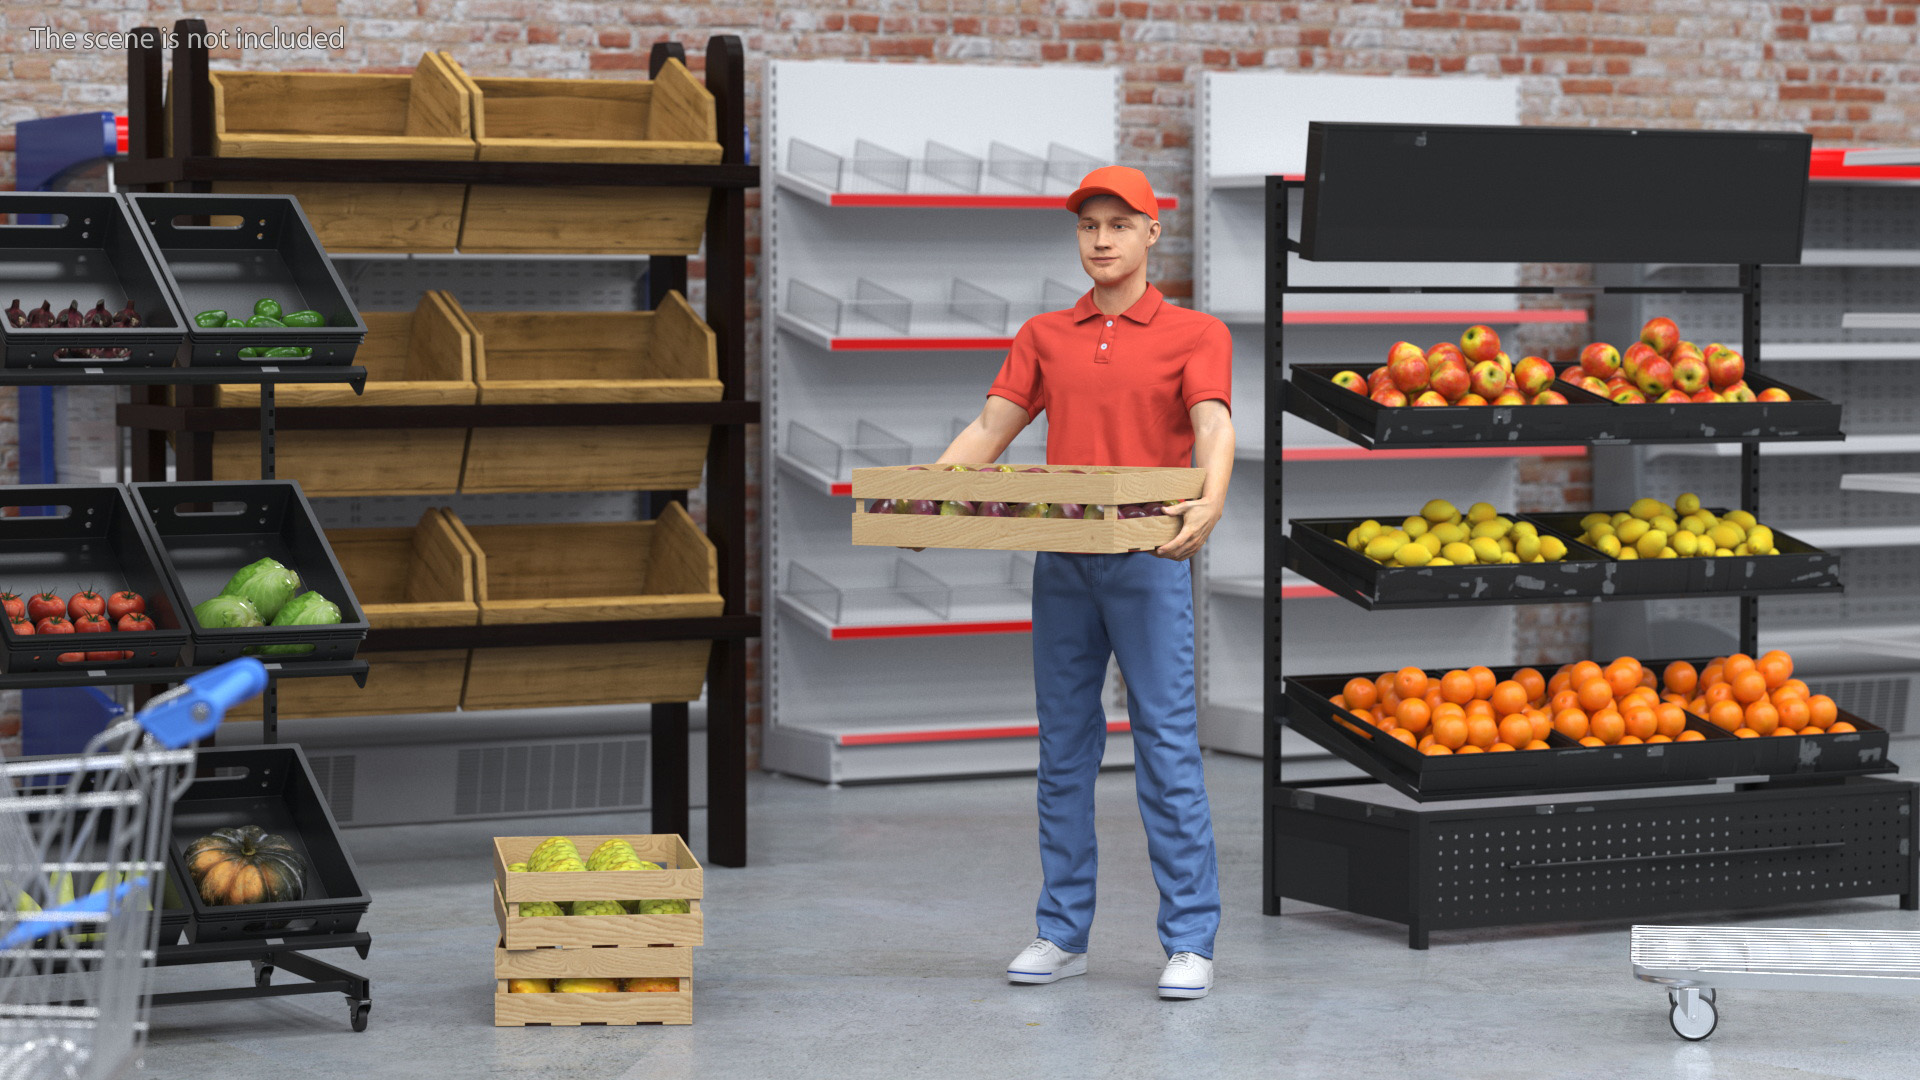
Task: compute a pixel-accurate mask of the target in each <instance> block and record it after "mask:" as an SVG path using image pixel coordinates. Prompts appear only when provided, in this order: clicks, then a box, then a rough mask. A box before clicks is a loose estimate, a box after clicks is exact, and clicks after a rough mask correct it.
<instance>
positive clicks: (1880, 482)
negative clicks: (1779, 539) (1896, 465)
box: [1795, 473, 1920, 535]
mask: <svg viewBox="0 0 1920 1080" xmlns="http://www.w3.org/2000/svg"><path fill="white" fill-rule="evenodd" d="M1840 490H1841V491H1878V492H1883V493H1885V494H1888V495H1920V473H1846V474H1844V475H1842V476H1841V477H1840ZM1795 535H1799V534H1797V533H1796V534H1795Z"/></svg>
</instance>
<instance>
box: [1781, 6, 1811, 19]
mask: <svg viewBox="0 0 1920 1080" xmlns="http://www.w3.org/2000/svg"><path fill="white" fill-rule="evenodd" d="M1780 17H1781V18H1782V19H1784V20H1786V21H1787V22H1806V21H1807V9H1806V8H1802V7H1783V8H1781V9H1780Z"/></svg>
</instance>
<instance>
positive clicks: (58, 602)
mask: <svg viewBox="0 0 1920 1080" xmlns="http://www.w3.org/2000/svg"><path fill="white" fill-rule="evenodd" d="M50 615H58V616H60V617H61V618H63V619H64V618H66V617H67V602H66V601H65V600H62V599H60V598H59V597H58V596H55V595H54V594H53V593H50V592H43V593H34V594H33V596H32V597H31V598H29V599H28V600H27V618H29V619H32V620H33V621H34V622H35V623H38V622H39V621H40V620H42V619H44V618H47V617H48V616H50Z"/></svg>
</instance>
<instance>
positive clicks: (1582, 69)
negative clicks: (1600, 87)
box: [1566, 60, 1593, 75]
mask: <svg viewBox="0 0 1920 1080" xmlns="http://www.w3.org/2000/svg"><path fill="white" fill-rule="evenodd" d="M1566 67H1567V70H1566V74H1568V75H1591V74H1593V61H1591V60H1569V61H1567V62H1566Z"/></svg>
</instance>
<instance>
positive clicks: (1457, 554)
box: [1440, 540, 1477, 566]
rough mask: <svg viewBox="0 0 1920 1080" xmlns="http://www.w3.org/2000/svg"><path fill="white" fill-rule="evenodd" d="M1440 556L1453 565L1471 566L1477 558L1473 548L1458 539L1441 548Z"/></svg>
mask: <svg viewBox="0 0 1920 1080" xmlns="http://www.w3.org/2000/svg"><path fill="white" fill-rule="evenodd" d="M1440 556H1441V557H1442V558H1444V559H1446V560H1447V563H1448V564H1449V565H1454V566H1472V565H1473V564H1474V562H1475V561H1476V560H1477V556H1476V555H1475V554H1474V550H1473V549H1472V548H1470V547H1468V546H1467V545H1465V544H1463V543H1461V542H1460V541H1458V540H1455V541H1454V542H1453V543H1451V544H1448V545H1447V546H1446V547H1443V548H1441V549H1440Z"/></svg>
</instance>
